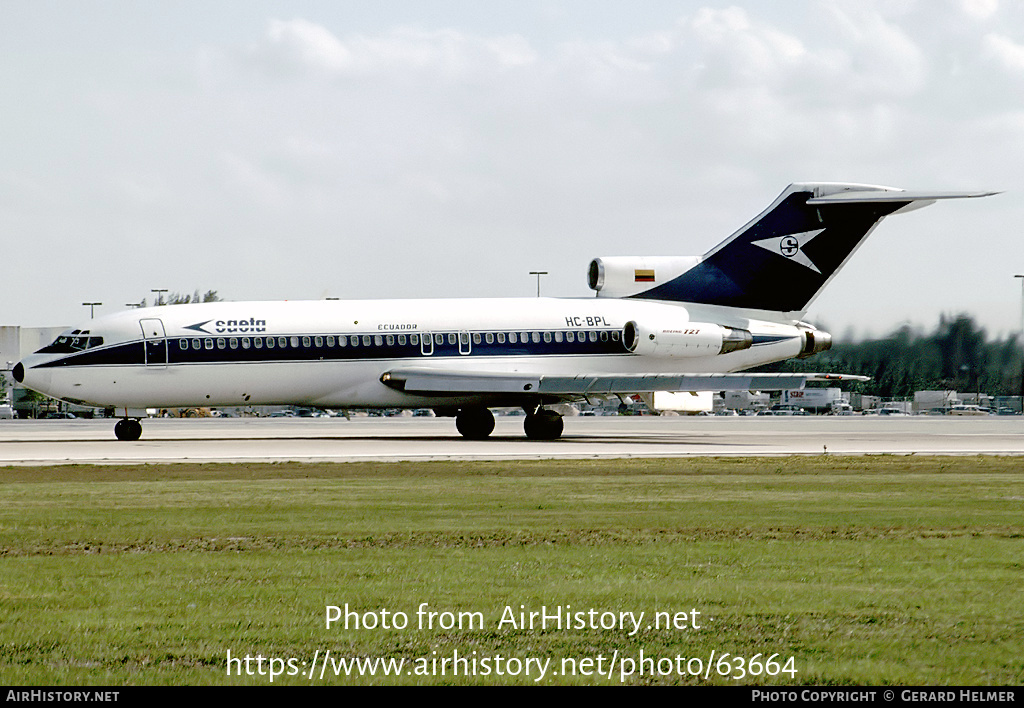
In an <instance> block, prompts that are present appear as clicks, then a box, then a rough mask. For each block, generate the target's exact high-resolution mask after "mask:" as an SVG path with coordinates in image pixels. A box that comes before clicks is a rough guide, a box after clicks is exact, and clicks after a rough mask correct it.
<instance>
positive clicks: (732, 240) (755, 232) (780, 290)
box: [631, 183, 994, 312]
mask: <svg viewBox="0 0 1024 708" xmlns="http://www.w3.org/2000/svg"><path fill="white" fill-rule="evenodd" d="M988 194H994V192H955V193H954V192H928V193H925V192H907V191H904V190H899V189H894V188H892V187H876V186H871V185H861V184H836V183H813V184H792V185H790V186H789V187H788V188H786V190H785V191H784V192H783V193H782V194H781V195H779V197H778V199H776V200H775V202H774V203H773V204H772V205H771V206H770V207H768V209H766V210H765V211H764V212H763V213H762V214H760V215H759V216H758V217H757V218H756V219H754V220H753V221H751V222H750V223H749V224H747V225H746V226H744V227H743V228H742V229H740V230H739V231H737V232H736V233H735V234H733V235H732V236H730V237H729V238H728V239H726V240H725V241H723V242H722V243H720V244H718V246H716V247H715V248H713V249H712V250H710V251H708V252H707V253H706V254H704V256H703V257H702V258H701V259H700V262H699V263H697V264H696V265H694V266H692V267H690V268H688V269H687V270H686V271H685V272H683V273H681V274H680V275H678V276H676V277H675V278H673V279H672V280H669V281H667V282H664V283H662V284H660V285H657V286H655V287H653V288H651V289H650V290H646V291H644V292H640V293H635V294H633V295H631V297H636V298H644V299H653V300H672V301H681V302H695V303H704V304H708V305H725V306H729V307H744V308H751V309H758V310H773V311H778V312H802V311H804V310H806V309H807V306H808V305H809V304H810V303H811V301H812V300H814V298H815V297H816V296H817V295H818V293H819V292H821V290H822V288H824V287H825V285H827V284H828V282H829V281H830V280H831V279H832V278H833V276H835V274H836V273H837V272H838V271H839V269H840V268H842V267H843V265H845V264H846V261H847V260H849V258H850V256H851V255H853V252H854V251H856V250H857V248H858V247H859V246H860V245H861V243H863V242H864V239H865V238H866V237H867V235H868V234H869V233H871V231H872V229H874V227H875V226H876V225H878V223H879V222H880V221H881V220H882V219H883V218H885V217H886V216H889V215H890V214H895V213H896V212H899V211H909V210H911V209H916V208H920V207H923V206H927V205H928V204H931V203H933V202H934V201H935V200H937V199H953V198H960V197H980V196H987V195H988Z"/></svg>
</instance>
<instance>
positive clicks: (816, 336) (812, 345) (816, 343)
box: [796, 326, 832, 359]
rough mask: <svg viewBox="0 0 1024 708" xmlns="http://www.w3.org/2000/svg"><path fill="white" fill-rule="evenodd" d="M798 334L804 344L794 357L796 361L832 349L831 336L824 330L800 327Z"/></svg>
mask: <svg viewBox="0 0 1024 708" xmlns="http://www.w3.org/2000/svg"><path fill="white" fill-rule="evenodd" d="M800 334H801V335H802V336H803V340H804V343H803V347H802V348H801V349H800V353H799V354H797V355H796V358H797V359H806V358H807V357H809V356H814V355H815V354H817V353H819V352H824V351H828V350H829V349H831V348H832V335H831V334H829V333H828V332H825V331H824V330H820V329H813V328H811V327H804V326H801V327H800Z"/></svg>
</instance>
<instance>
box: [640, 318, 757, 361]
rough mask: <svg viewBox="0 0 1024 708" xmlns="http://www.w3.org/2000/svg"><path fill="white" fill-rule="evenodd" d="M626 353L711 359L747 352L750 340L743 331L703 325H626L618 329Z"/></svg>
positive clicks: (752, 341)
mask: <svg viewBox="0 0 1024 708" xmlns="http://www.w3.org/2000/svg"><path fill="white" fill-rule="evenodd" d="M622 341H623V343H624V344H625V345H626V349H628V350H629V351H631V352H633V353H634V354H639V355H641V356H657V357H683V356H715V355H718V354H728V353H729V352H737V351H740V350H742V349H749V348H750V346H751V345H752V344H753V343H754V338H753V337H752V336H751V334H750V332H748V331H747V330H745V329H737V328H735V327H724V326H722V325H716V324H708V323H706V322H685V323H683V324H681V325H669V326H667V327H651V326H649V325H647V324H639V323H637V322H633V321H629V322H627V323H626V326H625V327H623V329H622Z"/></svg>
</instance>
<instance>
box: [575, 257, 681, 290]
mask: <svg viewBox="0 0 1024 708" xmlns="http://www.w3.org/2000/svg"><path fill="white" fill-rule="evenodd" d="M700 261H701V259H700V257H699V256H618V257H614V258H595V259H594V260H592V261H590V268H589V269H588V271H587V284H588V285H589V286H590V289H591V290H596V291H597V296H598V297H629V296H630V295H636V294H638V293H642V292H644V291H645V290H650V289H651V288H655V287H657V286H659V285H662V284H663V283H667V282H668V281H670V280H672V279H673V278H675V277H677V276H679V275H681V274H682V273H685V272H686V271H688V270H689V269H690V268H693V267H694V266H695V265H697V264H698V263H700Z"/></svg>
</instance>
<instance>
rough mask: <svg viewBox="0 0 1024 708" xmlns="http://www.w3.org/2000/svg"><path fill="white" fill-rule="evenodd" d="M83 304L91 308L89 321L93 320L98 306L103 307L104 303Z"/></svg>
mask: <svg viewBox="0 0 1024 708" xmlns="http://www.w3.org/2000/svg"><path fill="white" fill-rule="evenodd" d="M82 304H83V305H84V306H85V307H88V308H89V319H90V320H91V319H92V318H93V315H94V314H96V306H97V305H102V304H103V303H102V302H83V303H82Z"/></svg>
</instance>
